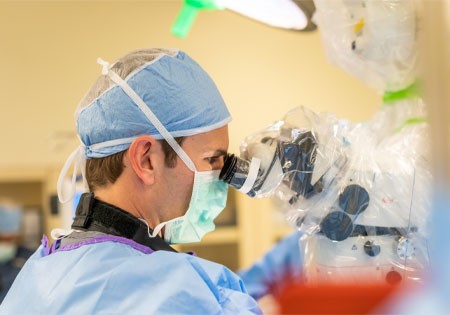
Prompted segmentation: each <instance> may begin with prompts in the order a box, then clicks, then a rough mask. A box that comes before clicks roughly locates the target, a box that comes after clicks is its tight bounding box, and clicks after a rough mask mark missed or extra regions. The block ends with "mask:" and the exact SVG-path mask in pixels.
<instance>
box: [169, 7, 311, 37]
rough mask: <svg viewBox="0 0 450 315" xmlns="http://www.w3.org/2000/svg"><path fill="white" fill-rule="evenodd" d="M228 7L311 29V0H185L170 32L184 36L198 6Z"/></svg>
mask: <svg viewBox="0 0 450 315" xmlns="http://www.w3.org/2000/svg"><path fill="white" fill-rule="evenodd" d="M214 9H219V10H223V9H229V10H231V11H234V12H236V13H239V14H242V15H244V16H247V17H249V18H251V19H254V20H256V21H259V22H262V23H265V24H268V25H270V26H273V27H279V28H284V29H289V30H294V31H312V30H315V29H316V25H315V24H314V23H313V22H312V21H311V17H312V15H313V13H314V11H315V7H314V3H313V1H312V0H184V4H183V7H182V9H181V11H180V13H179V14H178V17H177V19H176V21H175V24H174V26H173V28H172V33H173V34H174V35H176V36H178V37H181V38H184V37H186V35H187V34H188V32H189V30H190V28H191V26H192V23H193V22H194V20H195V17H196V16H197V13H198V11H199V10H214Z"/></svg>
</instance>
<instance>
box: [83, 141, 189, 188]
mask: <svg viewBox="0 0 450 315" xmlns="http://www.w3.org/2000/svg"><path fill="white" fill-rule="evenodd" d="M184 139H185V137H177V138H175V141H176V142H177V143H178V144H179V145H180V146H181V144H182V143H183V141H184ZM159 142H160V143H161V146H162V149H163V152H164V162H165V164H166V166H167V167H170V168H173V167H175V166H176V165H177V153H176V152H175V151H174V150H173V149H172V147H171V146H170V145H169V144H168V143H167V141H166V140H159ZM126 152H128V150H125V151H122V152H119V153H116V154H113V155H110V156H107V157H104V158H95V159H89V160H87V161H86V180H87V183H88V186H89V190H90V191H92V192H93V191H95V190H96V189H98V188H100V187H103V186H106V185H108V184H114V183H115V182H116V180H117V179H118V178H119V176H120V175H121V174H122V172H123V169H124V165H123V157H124V155H125V154H126Z"/></svg>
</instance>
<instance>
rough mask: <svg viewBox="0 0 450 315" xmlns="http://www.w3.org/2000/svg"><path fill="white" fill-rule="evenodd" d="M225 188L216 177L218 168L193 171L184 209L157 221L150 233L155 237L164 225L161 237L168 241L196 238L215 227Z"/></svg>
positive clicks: (192, 239)
mask: <svg viewBox="0 0 450 315" xmlns="http://www.w3.org/2000/svg"><path fill="white" fill-rule="evenodd" d="M227 192H228V186H227V185H226V184H225V183H224V182H222V181H220V180H219V171H206V172H197V171H195V175H194V186H193V188H192V195H191V201H190V203H189V208H188V210H187V211H186V213H185V214H184V215H183V216H181V217H178V218H174V219H172V220H169V221H167V222H163V223H160V224H158V225H157V226H156V227H155V229H154V231H153V234H151V235H150V236H151V237H155V236H156V235H157V234H158V233H159V231H160V230H161V229H162V228H163V227H164V226H165V231H164V240H165V241H166V242H167V243H169V244H181V243H194V242H199V241H200V240H201V239H202V238H203V236H204V235H205V234H206V233H208V232H211V231H214V229H215V225H214V219H215V218H216V217H217V216H218V215H219V214H220V213H221V212H222V210H223V209H224V208H225V205H226V202H227Z"/></svg>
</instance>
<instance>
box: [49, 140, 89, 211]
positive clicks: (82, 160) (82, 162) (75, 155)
mask: <svg viewBox="0 0 450 315" xmlns="http://www.w3.org/2000/svg"><path fill="white" fill-rule="evenodd" d="M84 152H85V147H84V145H80V146H79V147H78V148H77V149H76V150H75V151H73V152H72V153H71V154H70V155H69V157H68V158H67V160H66V163H64V166H63V168H62V170H61V173H59V177H58V183H57V186H56V187H57V191H58V199H59V201H60V202H61V203H66V202H68V201H70V200H71V199H72V198H73V197H74V195H75V185H76V180H77V172H78V169H79V168H80V169H81V175H82V177H83V184H84V186H85V188H87V182H86V156H85V153H84ZM71 165H73V173H72V182H71V187H70V191H69V194H68V195H67V196H65V195H64V178H65V177H66V175H67V172H68V171H69V168H70V166H71Z"/></svg>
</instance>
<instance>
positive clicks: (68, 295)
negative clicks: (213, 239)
mask: <svg viewBox="0 0 450 315" xmlns="http://www.w3.org/2000/svg"><path fill="white" fill-rule="evenodd" d="M0 314H261V310H260V309H259V307H258V305H257V303H256V302H255V300H254V299H253V298H252V297H250V296H249V295H248V293H247V292H246V289H245V287H244V285H243V282H242V280H241V279H240V278H239V277H238V276H237V275H236V274H234V273H233V272H232V271H230V270H229V269H228V268H226V267H224V266H222V265H219V264H216V263H213V262H210V261H207V260H204V259H201V258H198V257H196V256H193V255H189V254H183V253H175V252H169V251H155V252H152V253H149V254H148V253H147V254H146V253H143V252H142V251H139V250H137V249H136V248H133V247H132V246H129V245H128V244H124V243H120V242H112V241H107V242H99V243H95V244H88V245H83V246H80V247H78V248H75V249H72V250H67V251H56V252H54V253H51V254H49V255H47V252H46V248H45V247H44V246H40V247H39V249H38V250H37V251H36V252H35V253H34V254H33V256H32V257H31V258H30V259H29V260H28V261H27V263H26V264H25V266H24V267H23V268H22V270H21V272H20V273H19V275H18V276H17V278H16V280H15V282H14V284H13V285H12V287H11V289H10V291H9V292H8V294H7V296H6V298H5V300H4V301H3V303H2V304H1V306H0Z"/></svg>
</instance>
